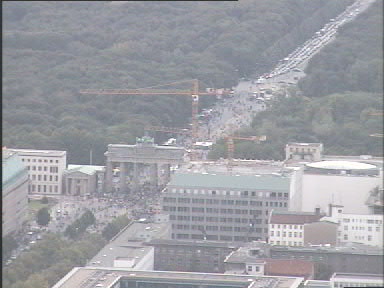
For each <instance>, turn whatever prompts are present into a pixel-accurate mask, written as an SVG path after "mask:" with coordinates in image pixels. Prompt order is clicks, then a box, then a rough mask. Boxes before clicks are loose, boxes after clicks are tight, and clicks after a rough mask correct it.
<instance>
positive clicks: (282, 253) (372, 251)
mask: <svg viewBox="0 0 384 288" xmlns="http://www.w3.org/2000/svg"><path fill="white" fill-rule="evenodd" d="M270 255H271V258H275V259H302V260H308V261H312V262H314V263H322V264H324V265H326V266H328V267H329V270H330V271H331V272H332V273H333V272H346V273H376V274H380V273H382V271H383V249H382V248H379V247H372V246H366V245H358V244H354V245H351V246H346V247H324V246H323V247H281V246H272V247H271V248H270Z"/></svg>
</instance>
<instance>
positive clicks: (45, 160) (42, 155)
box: [9, 149, 67, 195]
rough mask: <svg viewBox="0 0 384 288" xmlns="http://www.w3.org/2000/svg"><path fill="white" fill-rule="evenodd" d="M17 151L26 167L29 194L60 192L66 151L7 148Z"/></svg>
mask: <svg viewBox="0 0 384 288" xmlns="http://www.w3.org/2000/svg"><path fill="white" fill-rule="evenodd" d="M9 150H10V151H14V152H17V153H18V155H19V156H20V158H21V161H23V162H24V165H25V166H26V167H27V169H28V176H29V180H30V183H29V193H30V194H40V195H44V194H51V195H60V194H62V188H63V172H64V170H65V168H66V165H67V152H66V151H56V150H31V149H9Z"/></svg>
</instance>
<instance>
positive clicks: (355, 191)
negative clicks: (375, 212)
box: [290, 161, 383, 214]
mask: <svg viewBox="0 0 384 288" xmlns="http://www.w3.org/2000/svg"><path fill="white" fill-rule="evenodd" d="M295 177H299V178H300V179H299V180H297V181H298V182H301V183H302V186H301V187H300V189H301V190H299V189H296V190H295V191H294V194H293V195H292V199H291V200H292V201H291V208H290V209H291V210H292V211H302V212H312V211H314V210H315V208H320V209H321V211H322V212H327V210H328V205H329V204H338V205H343V206H344V211H345V212H346V213H356V214H368V213H369V211H370V208H369V206H368V205H367V204H366V202H367V200H368V198H369V195H370V191H371V190H372V189H373V188H375V187H377V186H382V181H383V179H382V177H381V173H380V169H379V168H378V167H377V166H375V165H371V164H365V163H360V162H350V161H321V162H314V163H308V164H306V165H305V166H304V168H303V170H301V171H299V172H298V173H296V174H295Z"/></svg>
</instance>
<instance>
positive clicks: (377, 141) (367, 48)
mask: <svg viewBox="0 0 384 288" xmlns="http://www.w3.org/2000/svg"><path fill="white" fill-rule="evenodd" d="M382 15H383V2H381V1H376V2H375V3H374V4H373V6H372V7H370V8H369V9H368V10H367V11H365V12H363V13H362V14H361V15H360V16H358V18H357V19H356V20H355V21H353V22H351V23H348V24H346V25H345V26H343V28H342V29H341V31H340V33H338V36H337V38H336V40H335V41H334V42H331V43H330V44H329V45H327V46H326V47H325V48H323V49H322V50H321V51H320V52H319V53H318V54H316V55H315V56H314V57H313V58H312V59H311V60H310V62H309V64H308V66H307V68H306V70H305V72H306V73H307V75H306V77H304V78H303V79H302V80H301V81H300V82H299V89H300V90H297V89H292V90H291V91H290V94H291V95H292V97H291V98H288V99H286V98H284V95H280V96H281V97H280V98H279V99H278V100H276V101H275V102H274V103H272V105H271V108H270V109H268V110H267V111H264V112H262V113H259V114H258V115H257V116H256V117H255V118H254V120H253V123H252V127H251V128H248V129H243V131H240V133H241V134H242V135H249V136H250V135H266V136H267V141H266V142H264V143H261V144H257V145H254V144H253V143H251V142H242V143H236V144H235V154H234V156H235V157H236V158H247V159H274V160H283V159H284V157H285V155H284V146H285V144H286V143H287V142H290V141H293V142H322V143H323V144H324V150H325V151H324V152H325V153H326V154H334V155H363V154H369V155H376V156H380V155H383V138H375V137H370V136H369V135H372V134H376V133H382V131H383V117H382V116H381V117H380V116H373V115H370V113H371V112H373V111H375V110H380V109H382V107H383V63H382V61H383V54H382V53H383V51H382V36H381V35H382V29H383V28H382V22H383V21H382V19H383V18H382ZM226 156H227V155H226V149H225V144H224V142H223V141H221V142H219V143H218V145H216V147H215V148H214V150H213V151H212V153H211V154H210V157H211V158H213V159H217V158H220V157H226Z"/></svg>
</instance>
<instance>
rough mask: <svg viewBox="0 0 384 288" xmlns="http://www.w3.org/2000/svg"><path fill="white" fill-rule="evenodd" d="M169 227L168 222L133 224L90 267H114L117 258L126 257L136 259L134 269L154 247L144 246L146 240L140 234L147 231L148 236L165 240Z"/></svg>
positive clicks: (92, 261) (103, 250)
mask: <svg viewBox="0 0 384 288" xmlns="http://www.w3.org/2000/svg"><path fill="white" fill-rule="evenodd" d="M169 225H170V224H169V223H168V222H167V223H142V222H136V221H134V222H131V223H130V224H129V225H127V226H126V228H125V229H124V230H123V231H121V232H120V233H119V234H117V235H116V236H115V238H113V239H112V240H111V241H110V242H109V243H108V244H107V245H106V246H104V247H103V248H102V249H101V250H100V251H99V253H97V254H96V255H95V256H94V257H93V258H92V259H91V260H90V261H89V263H88V266H96V267H113V265H114V261H115V260H116V258H118V257H125V258H131V259H134V263H133V267H132V268H134V267H135V266H136V264H138V263H139V262H140V261H141V259H142V258H143V257H144V256H145V255H147V254H148V253H149V252H150V251H151V249H153V247H150V246H147V245H144V244H143V243H144V241H146V239H143V238H139V236H140V233H142V232H144V231H145V232H146V234H148V233H150V234H153V235H156V237H158V238H164V237H166V236H167V230H168V229H167V228H168V227H170V226H169Z"/></svg>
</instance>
